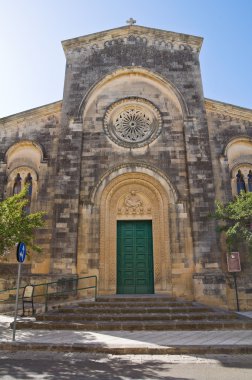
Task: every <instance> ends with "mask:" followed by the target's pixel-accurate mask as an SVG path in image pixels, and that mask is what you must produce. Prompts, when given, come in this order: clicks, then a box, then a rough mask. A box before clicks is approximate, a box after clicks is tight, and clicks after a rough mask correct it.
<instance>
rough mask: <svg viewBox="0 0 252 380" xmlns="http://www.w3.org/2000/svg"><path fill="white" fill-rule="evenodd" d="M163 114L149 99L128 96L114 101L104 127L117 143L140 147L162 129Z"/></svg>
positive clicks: (107, 113) (151, 139)
mask: <svg viewBox="0 0 252 380" xmlns="http://www.w3.org/2000/svg"><path fill="white" fill-rule="evenodd" d="M161 124H162V122H161V115H160V113H159V111H158V109H157V108H156V107H155V106H154V105H153V104H152V103H151V102H149V101H147V100H145V99H141V98H127V99H123V100H120V101H118V102H116V103H113V104H112V105H111V106H110V107H109V109H108V110H107V112H106V114H105V119H104V128H105V131H106V133H107V134H108V136H109V137H110V138H111V139H112V140H113V141H114V142H116V143H117V144H119V145H122V146H125V147H130V148H138V147H141V146H143V145H146V144H149V143H150V142H151V141H153V140H154V139H155V138H156V137H157V136H158V134H159V133H160V131H161Z"/></svg>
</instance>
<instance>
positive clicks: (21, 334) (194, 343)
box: [0, 315, 252, 354]
mask: <svg viewBox="0 0 252 380" xmlns="http://www.w3.org/2000/svg"><path fill="white" fill-rule="evenodd" d="M12 321H13V318H12V317H7V316H3V315H1V316H0V350H11V351H18V350H23V351H26V350H41V351H42V350H43V351H48V350H50V351H57V352H70V351H71V352H74V351H75V352H77V351H79V352H92V353H94V352H97V353H111V354H195V353H200V354H204V353H222V354H229V353H232V354H235V353H237V354H238V353H240V354H241V353H242V354H245V353H246V354H250V353H252V330H234V331H231V330H216V331H133V332H130V331H101V332H92V331H78V330H76V331H74V330H72V331H69V330H63V331H62V330H60V331H59V330H51V331H49V330H17V331H16V340H15V342H12V330H11V329H10V328H9V324H10V322H12Z"/></svg>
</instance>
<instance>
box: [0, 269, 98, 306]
mask: <svg viewBox="0 0 252 380" xmlns="http://www.w3.org/2000/svg"><path fill="white" fill-rule="evenodd" d="M89 278H94V279H95V285H92V286H86V287H81V288H79V287H78V284H79V281H80V280H86V279H89ZM71 281H72V282H73V283H74V282H76V287H75V288H74V289H72V290H63V291H53V292H50V291H49V290H50V289H49V288H50V286H52V285H59V280H58V281H52V282H45V283H41V284H34V285H33V284H30V285H33V286H34V288H38V287H39V286H43V287H45V289H46V290H45V292H43V293H40V294H35V295H34V296H33V298H36V297H43V296H44V297H45V311H47V310H48V302H49V297H50V296H57V295H64V294H67V295H69V294H71V293H76V292H77V291H78V290H85V289H95V297H94V298H95V300H96V297H97V276H96V275H93V276H84V277H70V278H65V279H64V278H63V279H62V283H67V282H69V283H70V282H71ZM24 288H25V286H20V287H19V289H24ZM14 290H17V288H10V289H5V290H0V294H1V293H8V295H9V293H10V292H11V291H14ZM18 299H19V300H20V299H22V296H19V297H18ZM6 301H10V302H12V301H13V302H14V301H15V299H14V298H13V300H10V299H9V298H6V299H4V300H1V299H0V303H1V302H6Z"/></svg>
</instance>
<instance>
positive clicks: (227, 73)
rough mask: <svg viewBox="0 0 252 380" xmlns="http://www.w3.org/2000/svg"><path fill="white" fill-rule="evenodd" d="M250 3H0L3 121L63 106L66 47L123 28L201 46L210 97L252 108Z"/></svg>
mask: <svg viewBox="0 0 252 380" xmlns="http://www.w3.org/2000/svg"><path fill="white" fill-rule="evenodd" d="M251 16H252V1H251V0H219V1H217V0H127V1H126V0H88V1H87V0H0V52H1V59H0V117H4V116H7V115H10V114H15V113H17V112H21V111H25V110H27V109H30V108H33V107H38V106H41V105H44V104H48V103H51V102H54V101H57V100H60V99H62V93H63V85H64V71H65V57H64V53H63V49H62V46H61V41H62V40H65V39H69V38H74V37H78V36H83V35H86V34H89V33H94V32H98V31H102V30H106V29H111V28H117V27H120V26H123V25H125V24H126V23H125V21H126V20H127V19H128V18H129V17H134V18H135V19H136V20H137V24H138V25H143V26H147V27H153V28H159V29H165V30H170V31H174V32H177V33H185V34H192V35H196V36H201V37H203V38H204V42H203V47H202V50H201V54H200V62H201V69H202V78H203V87H204V94H205V97H207V98H211V99H216V100H219V101H223V102H227V103H231V104H235V105H238V106H241V107H247V108H252V75H251V71H252V70H251V68H252V21H251Z"/></svg>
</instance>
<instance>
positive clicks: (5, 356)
mask: <svg viewBox="0 0 252 380" xmlns="http://www.w3.org/2000/svg"><path fill="white" fill-rule="evenodd" d="M12 321H13V318H12V317H7V316H0V379H1V380H14V379H15V380H16V379H17V380H31V379H36V380H61V379H62V380H71V379H74V380H80V379H82V380H83V379H87V380H95V379H97V380H101V379H102V380H109V379H110V380H131V379H139V380H147V379H149V380H152V379H153V380H154V379H156V380H158V379H167V380H169V379H171V380H219V379H221V380H237V379H239V380H251V379H252V354H250V355H240V354H239V352H240V351H239V350H238V351H237V352H238V354H236V355H234V354H232V355H230V354H229V355H224V354H223V352H224V348H225V347H232V348H236V347H237V348H243V347H250V348H252V331H251V330H241V331H237V330H234V331H227V330H223V331H160V332H159V331H134V332H128V331H101V332H92V331H55V330H53V331H44V330H17V332H16V342H14V343H13V342H12V330H11V329H10V328H9V324H10V322H12ZM6 345H7V346H8V351H5V350H4V347H5V346H6ZM179 345H180V346H183V347H187V348H188V354H186V355H176V350H175V351H174V352H173V353H175V354H174V355H164V354H163V355H158V352H159V350H160V348H161V349H167V348H172V347H177V346H179ZM15 346H16V350H17V351H14V350H13V349H14V348H15ZM92 346H96V347H97V346H100V347H103V348H104V347H105V348H113V347H114V348H123V349H124V350H125V352H124V353H126V354H124V355H122V356H120V355H111V354H105V353H102V354H101V353H97V352H98V351H96V350H94V352H95V353H94V352H92V350H91V351H90V348H91V347H92ZM196 346H197V347H198V348H205V351H204V353H209V352H210V351H211V348H212V347H219V348H220V354H218V355H209V354H208V355H205V354H203V353H202V354H199V353H197V354H195V353H193V350H192V347H196ZM35 347H36V348H37V349H38V351H35V350H34V348H35ZM53 347H55V348H56V349H55V351H54V352H52V350H53ZM62 347H65V352H59V348H62ZM83 347H86V348H87V350H86V351H87V352H83V351H82V350H79V349H78V348H83ZM71 348H73V350H71ZM76 348H77V351H81V352H76ZM134 349H135V350H136V349H140V350H143V351H144V352H147V353H150V352H151V350H153V352H154V353H155V355H132V354H127V352H128V351H127V350H129V351H130V350H131V351H132V350H133V351H134ZM162 352H163V351H162ZM197 352H198V351H197ZM250 352H252V349H251V351H250Z"/></svg>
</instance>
